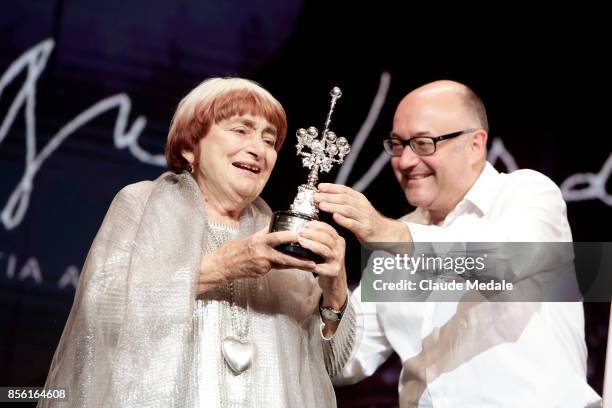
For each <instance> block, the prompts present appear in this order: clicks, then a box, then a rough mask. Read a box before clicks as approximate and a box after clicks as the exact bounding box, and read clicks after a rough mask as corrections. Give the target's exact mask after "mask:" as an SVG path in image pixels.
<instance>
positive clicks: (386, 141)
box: [383, 129, 479, 157]
mask: <svg viewBox="0 0 612 408" xmlns="http://www.w3.org/2000/svg"><path fill="white" fill-rule="evenodd" d="M477 130H479V129H464V130H459V131H457V132H452V133H447V134H445V135H442V136H436V137H430V136H417V137H413V138H410V139H406V140H402V139H400V138H399V137H398V136H396V135H395V134H394V133H391V134H390V135H389V137H387V138H386V139H384V140H383V147H384V149H385V152H386V153H387V154H388V155H389V156H391V157H397V156H401V155H402V153H401V152H400V154H393V146H391V142H392V141H395V142H399V143H400V144H401V145H402V152H403V151H404V149H405V148H406V146H410V149H411V150H412V151H413V152H414V154H416V155H418V156H431V155H433V154H434V153H435V152H436V150H437V148H438V146H437V145H438V142H441V141H442V140H448V139H452V138H455V137H457V136H461V135H464V134H466V133H472V132H476V131H477ZM418 139H430V140H431V142H432V143H433V152H431V153H428V154H421V153H418V152H417V151H416V149H415V147H414V146H413V145H412V143H413V140H418Z"/></svg>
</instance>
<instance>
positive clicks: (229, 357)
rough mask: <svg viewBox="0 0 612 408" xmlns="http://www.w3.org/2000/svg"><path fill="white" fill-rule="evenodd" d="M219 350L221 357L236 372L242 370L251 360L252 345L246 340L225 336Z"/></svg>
mask: <svg viewBox="0 0 612 408" xmlns="http://www.w3.org/2000/svg"><path fill="white" fill-rule="evenodd" d="M221 351H222V352H223V358H225V361H226V362H227V364H228V365H229V366H230V368H231V369H232V370H233V371H234V372H235V373H236V374H240V373H242V372H244V371H245V370H246V369H248V368H249V367H250V366H251V363H252V362H253V354H254V347H253V344H251V343H250V342H249V341H248V340H242V339H239V338H238V337H235V336H227V337H226V338H224V339H223V343H221Z"/></svg>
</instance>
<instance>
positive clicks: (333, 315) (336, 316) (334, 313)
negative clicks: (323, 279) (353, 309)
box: [319, 294, 348, 322]
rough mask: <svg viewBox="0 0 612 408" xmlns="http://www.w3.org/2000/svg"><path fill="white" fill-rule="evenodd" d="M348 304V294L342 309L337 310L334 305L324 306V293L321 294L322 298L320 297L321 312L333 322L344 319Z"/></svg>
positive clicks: (322, 315) (323, 316)
mask: <svg viewBox="0 0 612 408" xmlns="http://www.w3.org/2000/svg"><path fill="white" fill-rule="evenodd" d="M347 305H348V294H347V296H346V300H345V301H344V304H343V305H342V307H341V308H340V310H336V309H334V308H332V307H324V306H323V295H321V298H320V299H319V312H320V313H321V317H322V318H324V319H327V320H331V321H332V322H337V321H338V320H340V319H342V315H344V311H345V310H346V306H347Z"/></svg>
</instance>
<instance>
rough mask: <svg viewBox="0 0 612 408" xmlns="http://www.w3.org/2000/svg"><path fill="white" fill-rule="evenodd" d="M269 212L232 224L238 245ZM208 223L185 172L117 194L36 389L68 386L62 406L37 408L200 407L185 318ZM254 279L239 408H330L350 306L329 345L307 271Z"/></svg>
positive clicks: (350, 336)
mask: <svg viewBox="0 0 612 408" xmlns="http://www.w3.org/2000/svg"><path fill="white" fill-rule="evenodd" d="M270 214H271V211H270V209H269V207H268V206H267V204H266V203H265V202H264V201H263V200H261V199H260V198H257V199H256V200H255V201H253V202H252V203H251V204H250V205H249V206H248V207H247V208H246V209H245V210H244V211H243V213H242V215H241V218H240V232H239V237H244V236H248V235H252V234H253V233H255V232H256V231H258V230H260V229H261V228H264V227H265V226H267V225H268V223H269V219H270ZM205 223H206V213H205V211H204V207H203V199H202V194H201V192H200V189H199V188H198V186H197V184H196V183H195V181H194V180H193V178H192V177H191V176H190V175H189V174H187V173H183V174H179V175H176V174H174V173H164V174H162V175H161V176H160V177H159V178H158V179H157V180H155V181H144V182H140V183H136V184H133V185H130V186H127V187H125V188H124V189H122V190H121V191H120V192H119V193H118V194H117V196H116V197H115V198H114V200H113V202H112V203H111V206H110V208H109V210H108V212H107V214H106V217H105V218H104V221H103V223H102V226H101V227H100V230H99V232H98V234H97V235H96V238H95V240H94V242H93V244H92V247H91V249H90V251H89V254H88V256H87V259H86V261H85V265H84V266H83V270H82V272H81V276H80V279H79V284H78V287H77V290H76V294H75V298H74V303H73V305H72V309H71V311H70V315H69V317H68V320H67V322H66V326H65V328H64V331H63V333H62V337H61V340H60V342H59V345H58V348H57V350H56V352H55V355H54V357H53V360H52V363H51V367H50V370H49V375H48V378H47V382H46V384H45V387H46V388H53V387H65V388H67V391H68V399H67V400H65V401H55V402H51V401H41V402H40V403H39V404H38V406H39V407H79V408H88V407H198V406H200V403H199V401H198V392H197V389H198V380H199V378H198V365H199V364H198V361H197V360H198V353H196V351H197V350H196V348H197V344H198V342H197V339H196V338H195V336H196V335H197V333H196V330H195V329H194V327H196V324H202V323H201V322H200V323H197V321H196V320H197V319H196V317H195V316H196V314H194V313H195V312H196V296H195V286H196V281H197V271H198V269H199V263H200V259H201V257H202V254H203V248H206V243H207V242H206V239H207V237H206V236H205V234H204V231H205V228H204V226H205ZM253 282H254V283H253V284H252V285H251V287H253V288H254V289H253V290H252V293H251V294H250V295H249V300H248V302H249V305H248V307H249V310H251V311H253V313H256V314H257V317H256V319H254V322H255V323H254V324H252V326H251V334H250V336H251V339H252V340H253V341H254V343H255V345H256V347H257V348H258V349H259V350H261V352H259V351H258V354H257V355H256V359H255V361H254V363H253V367H251V369H249V371H250V373H249V375H250V376H251V378H250V380H249V381H250V387H249V390H250V391H249V392H250V393H251V394H253V395H252V396H251V397H249V399H248V402H247V406H276V405H277V404H278V406H284V407H300V408H301V407H313V408H314V407H317V408H319V407H335V406H336V402H335V395H334V391H333V387H332V385H331V382H330V380H329V375H328V373H327V372H328V371H329V373H330V374H332V375H333V374H335V373H337V372H338V371H339V370H340V369H341V368H342V366H343V365H344V363H345V362H346V360H347V359H348V357H349V355H350V353H351V350H352V347H353V343H354V338H355V317H354V316H355V312H354V309H353V305H349V307H348V308H347V312H346V314H345V317H344V318H343V320H342V323H341V324H340V327H339V328H338V331H337V333H336V335H335V336H334V338H333V339H332V340H331V341H326V340H323V339H322V338H321V335H320V328H319V318H318V312H317V310H318V300H319V296H320V293H321V292H320V289H319V287H318V285H317V284H316V281H315V279H314V278H313V277H312V275H311V274H310V273H305V272H302V271H296V270H273V271H271V272H270V273H269V274H267V275H266V276H264V277H262V278H259V279H257V280H254V281H253ZM204 323H205V322H204ZM204 353H212V354H211V355H213V354H214V355H216V356H218V354H219V353H220V350H218V349H214V350H204ZM272 356H273V357H274V358H273V359H271V357H272ZM270 361H275V362H276V363H275V364H270V363H269V362H270ZM326 369H327V371H326ZM242 375H244V373H243V374H242ZM271 380H273V381H271ZM277 382H278V383H277ZM271 402H273V403H272V404H271Z"/></svg>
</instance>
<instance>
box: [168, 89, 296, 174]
mask: <svg viewBox="0 0 612 408" xmlns="http://www.w3.org/2000/svg"><path fill="white" fill-rule="evenodd" d="M245 114H251V115H253V116H261V117H263V118H264V119H266V120H267V121H268V122H270V124H271V125H273V126H274V127H276V132H277V135H276V145H275V146H274V148H275V149H276V150H277V151H278V150H279V149H280V148H281V146H282V144H283V141H284V140H285V136H286V133H287V115H286V114H285V110H284V109H283V107H282V105H281V104H280V102H278V101H277V100H276V99H275V98H274V97H273V96H272V95H271V94H270V92H268V91H266V90H265V89H264V88H262V87H261V86H260V85H259V84H257V83H256V82H253V81H250V80H248V79H242V78H209V79H207V80H205V81H204V82H202V83H201V84H200V85H198V86H197V87H195V88H194V89H192V90H191V92H189V93H188V94H187V96H185V97H184V98H183V99H182V100H181V102H180V103H179V105H178V108H176V112H175V113H174V117H173V118H172V123H171V124H170V131H169V132H168V141H167V143H166V161H167V163H168V169H169V170H171V171H173V172H176V173H180V172H182V171H183V170H186V169H187V168H188V167H189V163H188V162H187V160H185V158H184V157H183V156H182V155H181V153H182V152H184V151H190V152H193V154H194V157H195V160H196V163H195V164H197V160H198V159H199V157H200V148H199V146H200V140H201V139H202V138H203V137H204V136H206V135H207V134H208V132H209V130H210V128H211V127H212V125H213V124H215V123H219V122H221V121H223V120H226V119H230V118H232V117H233V116H237V115H245Z"/></svg>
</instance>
